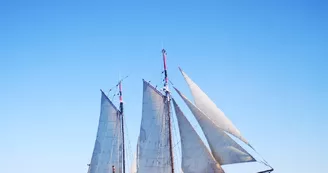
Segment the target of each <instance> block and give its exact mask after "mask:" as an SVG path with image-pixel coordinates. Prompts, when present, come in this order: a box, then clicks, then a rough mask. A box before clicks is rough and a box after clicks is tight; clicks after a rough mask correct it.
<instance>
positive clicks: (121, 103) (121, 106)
mask: <svg viewBox="0 0 328 173" xmlns="http://www.w3.org/2000/svg"><path fill="white" fill-rule="evenodd" d="M118 86H119V96H120V116H121V119H122V145H123V173H125V141H124V114H123V95H122V80H120V81H119V83H118Z"/></svg>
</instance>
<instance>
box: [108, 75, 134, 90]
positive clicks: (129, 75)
mask: <svg viewBox="0 0 328 173" xmlns="http://www.w3.org/2000/svg"><path fill="white" fill-rule="evenodd" d="M129 76H130V74H129V75H127V76H125V77H124V78H122V79H120V80H119V81H118V82H117V84H116V85H115V86H113V87H111V88H110V89H109V90H108V95H109V93H110V92H111V91H112V90H113V89H115V88H116V90H117V87H118V84H119V83H120V82H122V81H123V80H124V79H126V78H128V77H129ZM115 93H116V92H115Z"/></svg>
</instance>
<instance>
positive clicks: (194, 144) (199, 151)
mask: <svg viewBox="0 0 328 173" xmlns="http://www.w3.org/2000/svg"><path fill="white" fill-rule="evenodd" d="M172 100H173V105H174V108H175V114H176V116H177V120H178V125H179V131H180V139H181V148H182V170H183V172H184V173H202V172H204V173H205V172H206V173H224V171H223V169H222V168H221V166H220V165H219V164H218V163H217V162H216V161H215V159H214V158H213V156H212V154H211V153H210V152H209V150H208V149H207V147H206V146H205V144H204V143H203V141H202V140H201V139H200V137H199V136H198V134H197V132H196V131H195V130H194V128H193V127H192V125H191V124H190V122H189V121H188V120H187V118H186V117H185V116H184V114H183V112H182V111H181V110H180V108H179V106H178V105H177V103H176V102H175V100H174V99H172Z"/></svg>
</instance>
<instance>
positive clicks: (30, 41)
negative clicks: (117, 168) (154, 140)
mask: <svg viewBox="0 0 328 173" xmlns="http://www.w3.org/2000/svg"><path fill="white" fill-rule="evenodd" d="M327 11H328V3H327V2H325V1H316V0H314V1H302V0H301V1H283V0H276V1H235V2H226V1H217V0H216V1H193V2H190V1H179V2H175V1H171V0H167V1H138V2H136V1H129V2H128V1H76V0H73V1H69V2H68V1H63V0H58V1H41V0H40V1H37V0H31V1H16V0H11V1H9V0H8V1H0V79H1V82H0V116H1V121H0V135H1V142H0V153H1V157H0V172H10V173H19V172H22V171H24V172H26V173H32V172H33V173H45V172H46V173H55V172H56V173H57V172H62V173H72V172H86V169H87V167H86V164H87V163H88V162H89V161H90V158H91V154H92V149H93V145H94V140H95V135H96V130H97V123H98V116H99V111H100V109H99V107H100V91H99V89H103V90H105V91H108V90H109V88H112V87H113V86H114V85H115V83H116V81H117V80H118V78H119V75H121V76H125V75H129V77H128V78H127V79H126V80H125V81H124V85H123V89H124V100H125V107H126V117H127V118H126V119H127V126H128V133H129V136H130V145H131V147H132V152H134V148H135V144H136V138H137V135H138V133H139V123H140V120H141V104H142V103H141V100H142V80H141V79H142V78H144V79H146V80H151V81H152V82H151V83H152V84H154V85H157V84H158V85H160V84H161V79H162V74H161V70H162V59H161V49H162V46H163V45H164V47H165V48H166V49H167V52H168V66H169V77H170V79H171V80H172V82H173V83H174V85H175V86H176V87H178V88H179V89H180V90H181V91H182V92H183V93H185V94H186V95H187V96H188V97H190V93H189V90H188V88H187V85H186V83H185V82H184V81H183V78H182V76H181V75H180V73H179V71H178V68H177V67H178V66H181V67H182V68H183V69H184V70H185V72H186V73H187V74H188V75H189V76H190V77H191V78H192V79H193V80H194V81H195V82H196V83H198V84H199V86H200V87H201V88H202V89H203V90H204V91H205V92H206V93H208V95H209V96H210V97H211V98H212V99H213V100H214V101H215V102H216V104H217V105H218V106H219V107H220V108H221V109H222V110H223V111H224V112H225V113H226V115H227V116H228V117H229V118H230V119H231V120H232V121H233V122H234V124H235V125H236V126H237V127H238V128H239V130H240V131H241V132H242V133H243V134H244V136H245V137H246V138H247V139H248V140H249V141H250V142H251V143H252V144H253V146H254V147H255V148H256V149H257V150H258V151H259V152H260V153H261V155H262V156H263V157H264V158H265V159H266V160H267V161H268V162H269V163H270V164H271V165H272V166H273V167H274V168H275V169H276V172H277V173H293V172H298V173H308V172H313V173H314V172H328V167H327V164H326V163H327V158H328V156H327V155H328V150H327V147H326V143H327V142H328V138H327V134H326V132H327V131H328V128H327V127H328V126H327V123H328V118H327V114H328V109H327V105H328V89H327V88H328V70H327V66H328V62H327V55H328V32H327V31H328V21H327V19H328V12H327ZM113 94H114V93H113V92H112V93H110V96H112V95H113ZM174 96H176V94H175V93H174ZM177 100H178V102H179V104H180V105H181V107H183V108H184V110H185V112H186V114H187V116H189V117H190V113H189V112H188V111H187V109H185V105H183V102H182V101H181V99H177ZM115 101H118V99H117V98H114V102H115ZM130 155H132V153H130Z"/></svg>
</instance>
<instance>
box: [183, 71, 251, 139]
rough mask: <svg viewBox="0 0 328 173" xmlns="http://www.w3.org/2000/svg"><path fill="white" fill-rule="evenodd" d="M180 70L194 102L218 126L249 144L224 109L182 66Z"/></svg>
mask: <svg viewBox="0 0 328 173" xmlns="http://www.w3.org/2000/svg"><path fill="white" fill-rule="evenodd" d="M179 70H180V72H181V74H182V76H183V77H184V79H185V81H186V82H187V84H188V86H189V89H190V91H191V94H192V96H193V98H194V104H195V105H196V106H197V107H198V108H199V109H200V110H202V111H203V112H204V113H205V114H206V115H207V116H208V117H210V118H211V119H212V121H213V122H214V123H215V124H216V125H217V126H219V127H220V128H222V129H223V130H225V131H226V132H228V133H230V134H231V135H233V136H235V137H237V138H238V139H240V140H241V141H243V142H244V143H246V144H249V143H248V141H247V140H246V139H245V138H244V137H243V136H242V135H241V133H240V131H239V130H238V129H237V128H236V127H235V125H234V124H233V123H232V122H231V121H230V120H229V119H228V118H227V117H226V116H225V114H224V113H223V111H222V110H220V109H219V108H218V107H217V106H216V104H215V103H214V102H213V101H212V100H211V99H210V98H209V97H208V96H207V94H206V93H205V92H204V91H203V90H202V89H201V88H200V87H199V86H198V85H197V84H196V83H195V82H194V81H193V80H192V79H191V78H190V77H189V76H188V75H187V74H186V73H185V72H184V71H182V69H181V68H179Z"/></svg>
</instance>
